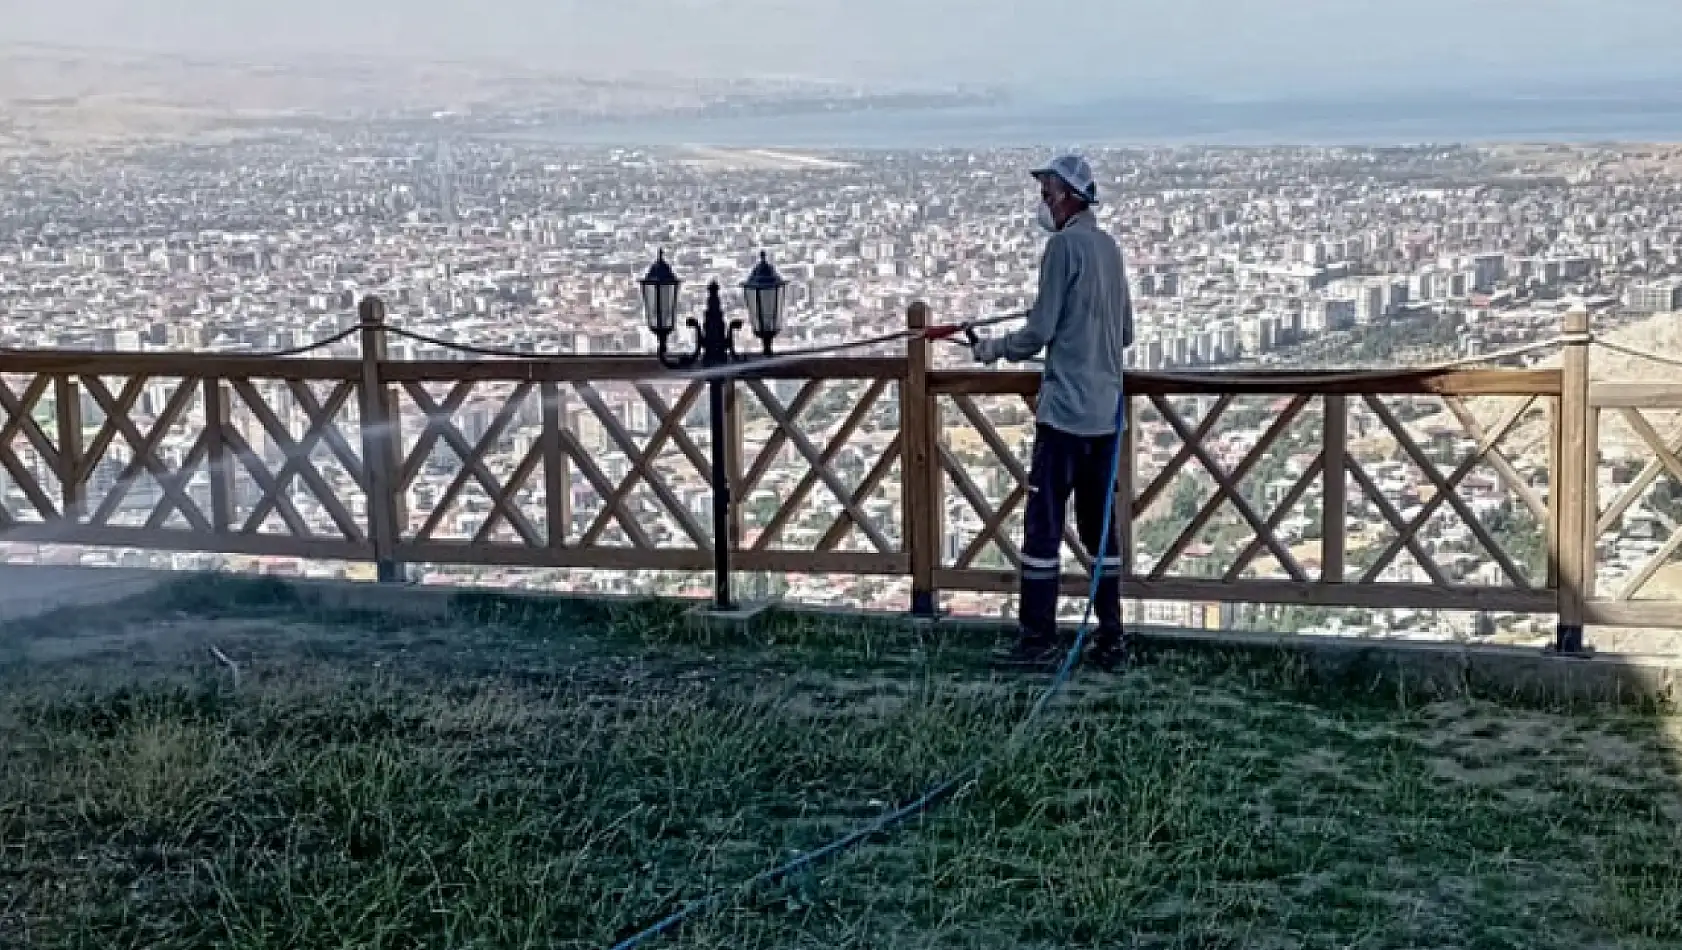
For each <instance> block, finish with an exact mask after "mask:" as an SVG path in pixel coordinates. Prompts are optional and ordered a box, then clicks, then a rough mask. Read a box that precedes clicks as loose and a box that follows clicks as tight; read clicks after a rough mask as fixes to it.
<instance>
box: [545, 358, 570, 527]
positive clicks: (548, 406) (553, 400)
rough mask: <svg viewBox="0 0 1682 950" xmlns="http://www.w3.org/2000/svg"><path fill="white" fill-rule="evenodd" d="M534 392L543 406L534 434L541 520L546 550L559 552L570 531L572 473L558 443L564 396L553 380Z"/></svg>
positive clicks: (562, 426)
mask: <svg viewBox="0 0 1682 950" xmlns="http://www.w3.org/2000/svg"><path fill="white" fill-rule="evenodd" d="M538 393H539V398H540V399H541V400H542V403H541V405H542V409H543V431H542V433H541V434H540V435H539V436H538V438H539V439H540V440H541V441H542V443H543V498H544V502H543V503H544V508H545V513H544V519H543V520H544V523H545V524H546V525H547V526H548V532H549V536H548V541H549V550H551V551H559V550H560V549H562V548H564V547H566V543H567V540H566V539H567V534H568V533H569V532H571V531H572V472H571V469H570V468H569V467H568V466H567V456H566V451H565V450H564V448H563V447H562V444H561V430H562V429H563V428H565V426H566V396H565V395H564V394H563V393H562V392H561V386H560V384H559V383H554V382H544V383H542V384H540V386H539V388H538Z"/></svg>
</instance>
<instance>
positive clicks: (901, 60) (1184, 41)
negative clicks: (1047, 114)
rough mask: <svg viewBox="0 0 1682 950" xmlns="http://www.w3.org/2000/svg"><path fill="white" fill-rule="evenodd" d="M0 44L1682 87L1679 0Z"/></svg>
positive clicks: (691, 20) (1095, 81)
mask: <svg viewBox="0 0 1682 950" xmlns="http://www.w3.org/2000/svg"><path fill="white" fill-rule="evenodd" d="M0 40H9V41H16V40H23V41H35V42H49V43H67V44H74V45H92V46H119V47H129V48H144V49H149V50H165V51H178V50H191V49H194V48H199V49H204V48H207V47H208V48H220V49H222V50H224V51H226V52H229V53H234V54H251V55H257V54H261V55H265V56H267V55H271V54H277V53H279V54H286V53H295V52H306V51H313V52H324V53H350V52H357V51H362V52H379V53H400V54H406V53H414V54H419V55H425V56H429V57H452V58H479V57H506V58H509V59H511V60H516V61H519V62H521V63H541V64H545V65H548V66H551V67H554V68H557V69H561V70H566V71H577V72H584V73H600V72H602V71H603V70H606V69H612V68H615V67H618V68H622V69H628V70H661V71H673V72H679V73H692V74H694V73H703V74H708V75H715V76H716V75H725V76H750V75H767V74H791V75H803V76H809V77H813V78H839V79H849V80H858V79H869V78H871V77H878V78H885V79H889V80H894V81H904V80H913V79H917V78H926V79H930V80H936V81H979V82H1000V83H1005V84H1009V85H1013V86H1018V87H1021V86H1052V87H1060V88H1062V89H1065V90H1071V91H1080V92H1085V91H1087V90H1090V92H1091V93H1092V94H1095V95H1106V94H1121V95H1125V94H1127V93H1129V92H1141V91H1144V92H1154V91H1166V90H1175V91H1190V92H1197V93H1206V94H1214V95H1247V94H1271V93H1275V92H1302V91H1318V92H1326V93H1336V92H1339V91H1342V90H1346V89H1347V90H1351V91H1353V90H1358V89H1360V88H1362V87H1374V86H1379V87H1398V88H1407V87H1409V86H1413V85H1417V84H1422V83H1429V84H1434V85H1437V86H1443V85H1457V84H1475V83H1480V82H1485V81H1491V80H1495V79H1500V80H1503V81H1508V82H1515V81H1516V82H1520V83H1522V82H1526V81H1529V80H1532V79H1542V78H1552V79H1555V80H1558V81H1563V82H1566V83H1570V82H1573V81H1581V80H1585V79H1589V78H1624V77H1643V76H1652V75H1656V74H1668V75H1670V76H1679V75H1682V69H1679V68H1677V67H1674V66H1672V65H1671V62H1672V58H1673V57H1674V56H1675V55H1676V50H1677V46H1678V42H1679V41H1682V0H1393V2H1379V0H1089V2H1086V3H1080V2H1074V3H1068V2H1064V3H1030V2H1026V0H591V2H583V0H461V2H452V0H0Z"/></svg>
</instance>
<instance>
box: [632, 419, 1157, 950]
mask: <svg viewBox="0 0 1682 950" xmlns="http://www.w3.org/2000/svg"><path fill="white" fill-rule="evenodd" d="M1115 421H1116V440H1115V451H1114V452H1113V453H1111V455H1110V477H1109V480H1108V482H1107V484H1108V486H1109V487H1108V488H1107V489H1106V494H1107V495H1108V496H1109V498H1110V500H1111V501H1110V504H1108V505H1105V506H1104V522H1103V529H1102V533H1101V534H1099V540H1098V551H1097V552H1096V554H1095V556H1094V557H1093V560H1092V583H1091V584H1090V585H1089V586H1088V588H1087V593H1086V609H1085V611H1084V612H1083V613H1082V614H1081V618H1080V627H1079V628H1078V629H1077V631H1076V633H1075V643H1074V646H1072V647H1070V648H1069V653H1068V655H1067V656H1065V657H1064V658H1063V664H1062V665H1061V666H1060V667H1058V669H1057V675H1056V676H1054V677H1052V679H1051V684H1050V685H1049V686H1047V687H1046V690H1045V692H1043V693H1041V694H1040V698H1039V700H1038V701H1036V702H1035V703H1034V707H1033V708H1032V709H1030V710H1029V711H1028V715H1027V716H1026V717H1024V718H1023V720H1022V722H1021V723H1019V724H1018V725H1017V727H1016V730H1015V732H1014V733H1012V735H1011V743H1012V744H1014V743H1015V742H1017V741H1020V739H1021V738H1022V736H1024V735H1025V734H1026V733H1027V731H1028V727H1029V726H1031V725H1033V723H1034V722H1035V721H1037V720H1038V719H1039V717H1040V714H1041V713H1042V712H1044V711H1045V708H1046V706H1047V705H1048V704H1049V703H1050V702H1051V700H1052V698H1053V697H1055V696H1056V695H1057V693H1058V692H1060V691H1061V690H1062V689H1063V686H1064V684H1066V683H1067V682H1068V681H1069V676H1070V675H1071V674H1072V673H1073V672H1074V668H1075V661H1076V660H1078V659H1080V653H1081V649H1082V648H1083V647H1084V646H1085V645H1086V637H1087V634H1088V633H1089V632H1090V630H1091V625H1092V611H1093V608H1094V605H1095V604H1096V602H1097V600H1098V582H1099V581H1100V580H1102V579H1103V576H1104V558H1105V556H1106V555H1107V554H1108V553H1109V546H1110V524H1111V517H1112V515H1113V514H1114V512H1115V486H1116V479H1117V477H1118V476H1119V475H1120V474H1121V453H1122V447H1123V445H1125V443H1126V434H1127V433H1126V421H1127V396H1126V394H1125V393H1124V394H1123V395H1121V396H1120V397H1119V398H1118V399H1117V400H1116V407H1115ZM1129 503H1131V499H1129ZM985 762H986V759H985V758H982V759H977V760H976V761H974V762H972V763H970V764H969V766H968V767H966V768H965V769H964V770H963V771H962V772H959V773H958V774H957V775H955V776H953V777H951V778H949V779H947V780H946V781H944V782H941V783H940V784H939V785H936V786H934V787H933V788H930V789H929V790H928V791H926V792H924V793H923V794H922V795H921V796H919V797H918V798H917V799H915V800H914V801H912V802H910V803H908V804H905V805H902V806H900V807H899V808H896V809H894V810H893V811H891V812H888V813H887V814H885V815H882V816H881V817H879V818H877V819H876V820H875V821H872V822H871V823H870V824H868V825H864V826H863V827H861V828H858V829H856V830H854V831H852V832H850V833H848V834H847V835H845V836H843V837H840V838H837V839H835V840H834V841H831V842H830V843H829V844H826V845H824V846H823V847H821V848H819V849H817V850H816V851H808V852H806V853H805V854H802V855H800V856H799V857H797V858H795V859H793V860H792V861H788V862H787V863H784V864H780V865H777V866H776V867H773V868H769V869H767V870H764V871H761V872H759V873H758V874H756V875H754V876H753V877H751V878H748V879H747V880H746V881H743V882H742V883H741V884H739V885H737V886H736V887H734V888H729V889H726V890H719V891H714V892H713V893H711V894H709V895H707V896H706V897H703V898H699V899H697V900H693V901H690V902H689V903H687V904H685V905H683V906H682V907H680V908H678V909H677V910H675V911H673V912H672V913H671V914H669V915H667V916H666V917H664V918H662V919H661V920H660V921H658V922H657V923H654V924H650V925H649V926H648V927H646V928H644V929H642V930H640V931H638V932H637V933H635V934H633V935H631V936H629V937H626V938H625V939H624V940H621V941H619V942H618V943H616V944H614V945H613V948H612V950H631V948H633V947H637V946H640V945H642V944H643V943H645V942H647V941H649V940H652V939H653V938H655V937H658V936H660V935H662V934H664V933H666V932H668V931H670V930H673V929H675V928H676V927H677V926H678V925H679V924H682V923H684V922H685V921H687V920H689V919H690V918H692V917H694V916H695V915H697V914H700V913H703V912H706V911H711V910H713V909H714V908H716V907H717V906H718V905H719V904H722V903H723V902H724V901H725V900H726V899H727V898H729V897H730V896H731V895H732V894H734V893H738V892H747V891H751V890H754V889H755V888H759V887H763V886H765V885H767V884H775V883H777V882H778V881H781V880H783V879H784V878H787V877H789V876H790V875H792V874H794V873H796V872H798V871H802V870H804V869H806V868H808V867H811V866H813V865H816V864H818V863H819V862H821V861H825V860H827V859H829V858H832V857H834V856H836V855H838V854H841V853H842V852H844V851H847V850H848V849H850V848H853V847H855V846H857V845H859V844H862V843H863V842H865V841H866V840H868V839H870V838H873V837H875V836H876V835H878V834H881V833H882V832H884V831H887V830H888V829H890V828H892V827H894V826H895V825H897V824H899V823H900V822H903V821H905V820H906V819H907V818H911V817H913V816H915V815H920V814H922V813H923V812H926V811H929V810H930V809H932V808H934V807H935V806H936V805H939V804H940V803H941V802H943V801H945V800H946V799H947V798H950V797H951V795H952V793H953V792H955V791H957V790H958V789H959V788H961V787H963V786H964V785H966V784H968V783H969V782H971V781H974V780H976V779H979V778H980V777H981V773H982V767H983V765H984V764H985Z"/></svg>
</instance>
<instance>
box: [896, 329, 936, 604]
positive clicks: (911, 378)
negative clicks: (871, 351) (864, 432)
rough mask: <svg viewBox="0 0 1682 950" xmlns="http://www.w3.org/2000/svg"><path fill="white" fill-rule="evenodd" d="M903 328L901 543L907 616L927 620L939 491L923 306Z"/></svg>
mask: <svg viewBox="0 0 1682 950" xmlns="http://www.w3.org/2000/svg"><path fill="white" fill-rule="evenodd" d="M905 325H906V328H907V329H909V330H911V331H913V335H912V337H911V340H910V342H909V344H908V345H907V347H906V360H905V379H904V380H903V381H902V382H901V383H900V389H899V433H900V439H901V440H902V442H903V448H904V459H905V466H904V471H903V473H902V478H901V483H902V486H901V491H902V496H903V503H902V507H903V509H904V518H905V520H904V523H903V525H902V532H903V533H902V538H903V540H902V542H901V543H902V544H903V545H904V546H905V548H906V549H907V550H908V551H909V552H910V554H911V615H912V616H913V617H920V618H924V619H930V620H932V619H934V618H935V617H936V616H937V615H938V613H939V608H938V602H939V595H938V592H937V591H936V590H935V589H934V571H935V567H936V564H937V563H938V561H939V557H940V508H941V503H940V502H941V499H940V488H941V486H940V468H939V466H938V465H936V463H935V457H936V456H935V453H936V446H937V443H938V440H939V436H940V423H939V419H938V415H937V412H936V409H935V405H934V396H933V394H932V393H930V392H929V364H930V362H931V360H930V352H929V341H928V340H927V339H925V338H924V337H923V336H922V334H921V332H919V331H922V330H924V329H927V328H928V325H929V308H928V305H927V304H924V303H922V302H920V301H919V302H917V303H914V304H912V305H911V309H910V310H908V311H907V312H906V315H905Z"/></svg>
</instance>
